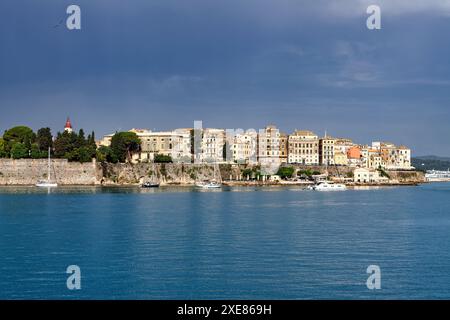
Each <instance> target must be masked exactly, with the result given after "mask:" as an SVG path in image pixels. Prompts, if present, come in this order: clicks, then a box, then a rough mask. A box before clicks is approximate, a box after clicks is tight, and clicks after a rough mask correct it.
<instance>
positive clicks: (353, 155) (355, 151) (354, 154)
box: [347, 147, 361, 160]
mask: <svg viewBox="0 0 450 320" xmlns="http://www.w3.org/2000/svg"><path fill="white" fill-rule="evenodd" d="M347 158H348V159H358V160H359V159H361V149H360V148H359V147H351V148H350V149H348V151H347Z"/></svg>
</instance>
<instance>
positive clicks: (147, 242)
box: [0, 184, 450, 299]
mask: <svg viewBox="0 0 450 320" xmlns="http://www.w3.org/2000/svg"><path fill="white" fill-rule="evenodd" d="M449 245H450V184H429V185H423V186H419V187H401V188H384V189H377V190H350V191H347V192H338V193H316V192H308V191H301V190H300V189H298V188H296V187H285V188H284V187H283V188H281V187H275V188H264V189H257V188H251V187H248V188H247V187H241V188H224V189H223V190H222V191H204V192H201V191H195V190H194V189H189V188H160V189H157V190H139V189H133V188H110V189H108V188H58V189H56V190H54V191H52V192H51V193H47V192H46V190H37V189H36V188H31V187H30V188H25V187H23V188H22V187H21V188H15V187H1V188H0V252H1V256H0V299H22V298H30V299H84V298H87V299H110V298H113V299H311V298H320V299H322V298H323V299H325V298H327V299H329V298H332V299H386V298H394V299H421V298H425V299H428V298H447V299H448V298H450V250H449ZM73 264H75V265H78V266H80V268H81V273H82V289H81V290H78V291H69V290H68V289H67V288H66V279H67V274H66V273H65V270H66V268H67V266H69V265H73ZM371 264H376V265H379V266H380V268H381V273H382V289H381V290H376V291H371V290H368V289H367V287H366V284H365V283H366V280H367V277H368V275H367V274H366V268H367V266H369V265H371Z"/></svg>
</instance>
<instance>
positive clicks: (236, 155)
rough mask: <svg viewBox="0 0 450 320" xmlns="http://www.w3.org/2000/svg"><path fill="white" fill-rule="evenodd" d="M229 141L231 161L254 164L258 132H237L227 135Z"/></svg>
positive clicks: (255, 161)
mask: <svg viewBox="0 0 450 320" xmlns="http://www.w3.org/2000/svg"><path fill="white" fill-rule="evenodd" d="M227 138H229V141H230V152H231V161H232V162H234V163H239V164H256V163H257V161H258V159H257V153H258V148H257V146H258V134H257V133H256V131H247V132H246V133H237V134H235V135H234V136H231V137H228V136H227Z"/></svg>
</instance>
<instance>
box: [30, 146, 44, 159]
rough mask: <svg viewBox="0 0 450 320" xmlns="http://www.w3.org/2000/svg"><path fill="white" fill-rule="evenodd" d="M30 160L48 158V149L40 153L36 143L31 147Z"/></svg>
mask: <svg viewBox="0 0 450 320" xmlns="http://www.w3.org/2000/svg"><path fill="white" fill-rule="evenodd" d="M30 155H31V158H32V159H42V158H47V156H48V148H47V150H46V151H43V150H42V151H41V150H40V148H39V145H38V144H37V143H33V144H32V145H31V154H30Z"/></svg>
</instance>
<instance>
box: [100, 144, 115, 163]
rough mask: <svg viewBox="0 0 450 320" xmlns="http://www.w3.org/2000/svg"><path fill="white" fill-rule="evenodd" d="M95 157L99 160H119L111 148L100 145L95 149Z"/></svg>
mask: <svg viewBox="0 0 450 320" xmlns="http://www.w3.org/2000/svg"><path fill="white" fill-rule="evenodd" d="M96 157H97V161H99V162H111V163H117V162H118V161H119V159H117V157H116V155H115V154H114V152H113V151H112V149H111V148H110V147H106V146H101V147H100V148H98V149H97V153H96Z"/></svg>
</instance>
